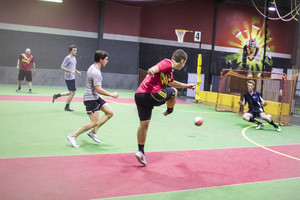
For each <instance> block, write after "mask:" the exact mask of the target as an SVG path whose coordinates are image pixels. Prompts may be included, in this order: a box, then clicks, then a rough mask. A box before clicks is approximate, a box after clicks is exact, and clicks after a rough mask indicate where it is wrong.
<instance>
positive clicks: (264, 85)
mask: <svg viewBox="0 0 300 200" xmlns="http://www.w3.org/2000/svg"><path fill="white" fill-rule="evenodd" d="M297 77H298V74H293V75H290V76H287V75H286V74H285V73H278V72H262V71H249V70H233V69H223V70H222V71H221V74H220V80H219V89H218V94H217V100H216V106H215V109H216V111H231V112H235V113H239V114H243V113H244V112H247V111H248V105H245V106H240V105H239V104H238V101H239V100H243V94H244V93H245V92H246V91H247V81H248V80H249V79H251V80H254V81H255V90H256V91H258V92H259V93H261V94H262V97H263V99H264V100H265V101H266V102H267V106H265V107H264V110H265V112H266V113H267V114H271V115H272V118H273V120H274V121H275V122H278V123H280V124H281V125H290V119H291V110H292V101H293V98H294V94H295V84H296V80H297Z"/></svg>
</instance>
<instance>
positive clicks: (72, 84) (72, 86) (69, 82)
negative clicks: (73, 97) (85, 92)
mask: <svg viewBox="0 0 300 200" xmlns="http://www.w3.org/2000/svg"><path fill="white" fill-rule="evenodd" d="M65 81H66V84H67V87H68V90H69V91H76V87H75V79H73V80H65Z"/></svg>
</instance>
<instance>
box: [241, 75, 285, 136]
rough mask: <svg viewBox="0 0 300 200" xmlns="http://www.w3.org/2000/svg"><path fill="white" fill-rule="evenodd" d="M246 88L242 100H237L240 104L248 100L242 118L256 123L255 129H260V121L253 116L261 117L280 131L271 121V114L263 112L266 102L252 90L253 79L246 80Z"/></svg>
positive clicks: (261, 125) (253, 85) (244, 103)
mask: <svg viewBox="0 0 300 200" xmlns="http://www.w3.org/2000/svg"><path fill="white" fill-rule="evenodd" d="M247 88H248V91H247V92H246V93H245V94H244V98H243V101H239V102H238V103H239V104H240V105H241V106H244V105H246V102H248V107H249V110H248V112H246V113H245V114H244V115H243V120H245V121H249V122H253V123H256V124H257V127H256V129H257V130H258V129H261V128H262V127H263V126H264V125H263V124H262V123H261V122H259V121H257V120H255V119H254V118H255V117H261V118H262V119H263V120H265V121H267V122H268V123H269V124H271V125H272V126H274V128H275V129H276V130H277V131H278V132H280V131H281V129H280V127H279V126H277V125H276V124H275V123H274V122H273V120H272V116H271V115H269V114H266V113H265V111H264V108H263V107H264V106H266V105H267V102H265V101H264V100H263V98H262V96H261V94H260V93H259V92H257V91H256V90H254V88H255V82H254V81H253V80H248V81H247Z"/></svg>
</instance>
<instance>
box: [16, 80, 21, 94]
mask: <svg viewBox="0 0 300 200" xmlns="http://www.w3.org/2000/svg"><path fill="white" fill-rule="evenodd" d="M21 86H22V81H18V89H17V90H16V92H19V91H20V90H21Z"/></svg>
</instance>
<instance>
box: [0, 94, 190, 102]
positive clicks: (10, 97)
mask: <svg viewBox="0 0 300 200" xmlns="http://www.w3.org/2000/svg"><path fill="white" fill-rule="evenodd" d="M104 99H105V100H106V101H107V102H108V103H112V102H116V103H135V101H134V99H133V98H117V99H113V98H104ZM66 100H67V97H65V96H63V97H60V98H58V99H56V100H55V101H59V102H62V101H63V102H65V101H66ZM0 101H49V102H52V96H31V95H0ZM82 101H83V98H82V97H73V99H72V102H82ZM176 103H177V104H190V103H188V102H185V101H180V100H177V101H176Z"/></svg>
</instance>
